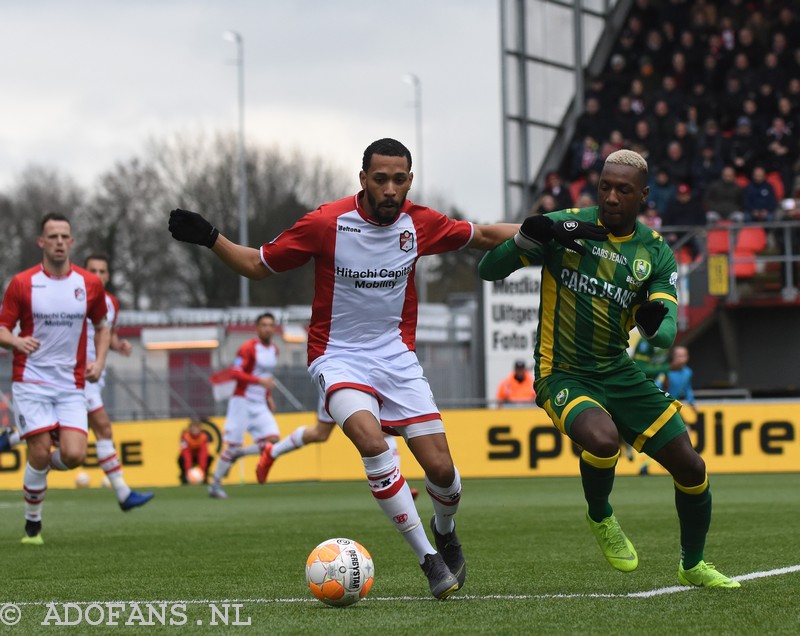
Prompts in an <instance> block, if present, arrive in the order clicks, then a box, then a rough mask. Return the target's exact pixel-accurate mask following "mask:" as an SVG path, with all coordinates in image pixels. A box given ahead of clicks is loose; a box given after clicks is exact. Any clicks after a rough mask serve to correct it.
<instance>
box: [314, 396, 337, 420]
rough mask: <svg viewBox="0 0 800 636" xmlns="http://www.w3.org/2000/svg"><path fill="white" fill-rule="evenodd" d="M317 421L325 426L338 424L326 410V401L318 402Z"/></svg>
mask: <svg viewBox="0 0 800 636" xmlns="http://www.w3.org/2000/svg"><path fill="white" fill-rule="evenodd" d="M317 421H318V422H322V423H323V424H336V422H334V421H333V418H332V417H331V416H330V415H328V411H326V410H325V400H322V399H320V400H317Z"/></svg>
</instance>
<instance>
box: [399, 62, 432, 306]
mask: <svg viewBox="0 0 800 636" xmlns="http://www.w3.org/2000/svg"><path fill="white" fill-rule="evenodd" d="M404 79H405V81H406V82H408V83H410V84H411V85H412V86H413V87H414V135H415V137H416V146H417V147H416V152H415V154H416V159H415V163H416V165H417V168H416V170H414V171H413V172H414V192H415V194H414V201H417V202H419V203H422V201H423V200H424V196H425V195H424V194H423V190H422V170H421V169H420V166H422V81H421V80H420V79H419V76H417V75H415V74H414V73H409V74H408V75H406V76H405V78H404ZM417 274H418V275H419V282H420V285H419V287H418V289H417V296H418V297H419V301H420V302H422V303H424V302H427V300H428V268H427V263H426V262H425V261H418V262H417Z"/></svg>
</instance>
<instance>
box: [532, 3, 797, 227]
mask: <svg viewBox="0 0 800 636" xmlns="http://www.w3.org/2000/svg"><path fill="white" fill-rule="evenodd" d="M799 15H800V2H799V1H797V0H783V1H780V2H778V1H772V0H761V1H755V0H754V1H747V0H727V1H726V2H712V1H711V0H661V1H660V2H659V1H657V0H636V1H635V2H634V5H633V7H632V10H631V12H630V14H629V16H628V18H627V21H626V23H625V26H624V28H623V30H622V32H621V34H620V36H619V38H618V40H617V43H616V45H615V47H614V49H613V51H612V53H611V55H610V56H609V60H608V63H607V65H606V68H605V70H604V72H603V73H601V74H599V75H598V76H596V77H592V78H590V79H589V81H588V82H587V90H586V93H585V105H584V109H583V113H582V114H581V115H580V117H579V118H578V120H577V122H576V129H575V136H574V141H573V143H572V145H571V148H570V152H569V155H568V157H567V158H566V159H565V161H564V163H563V164H562V167H561V169H560V170H559V171H554V172H552V173H550V174H548V175H547V177H546V179H545V184H544V188H543V190H542V191H541V192H540V196H539V198H538V199H537V201H536V203H535V204H534V208H535V211H538V212H548V211H550V210H557V209H563V208H566V207H572V206H574V207H586V206H590V205H594V204H595V198H596V192H597V189H596V183H597V179H598V175H599V173H600V169H601V168H602V164H603V161H604V160H605V158H606V157H607V156H608V155H609V154H610V153H611V152H613V151H615V150H618V149H620V148H622V147H626V148H630V149H632V150H635V151H636V152H638V153H640V154H642V155H643V156H644V157H645V158H646V159H647V161H648V164H649V166H650V178H651V182H650V184H649V185H650V195H649V200H648V203H647V205H646V206H645V209H644V210H643V212H642V216H641V219H642V220H643V221H644V222H645V223H647V224H649V225H651V226H652V227H654V228H656V229H658V228H660V227H661V226H685V225H706V224H708V223H717V222H719V221H725V220H728V221H733V222H747V223H758V222H763V221H773V220H780V219H782V218H786V217H787V216H790V215H791V214H792V213H793V206H787V205H783V206H782V205H781V201H782V200H784V199H787V200H790V199H791V200H793V199H795V198H796V196H797V195H798V192H800V178H799V177H798V175H800V141H799V140H800V19H798V16H799Z"/></svg>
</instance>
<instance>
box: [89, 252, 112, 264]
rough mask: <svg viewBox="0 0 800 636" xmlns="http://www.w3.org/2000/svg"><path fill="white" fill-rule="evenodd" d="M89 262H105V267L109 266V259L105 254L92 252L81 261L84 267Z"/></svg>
mask: <svg viewBox="0 0 800 636" xmlns="http://www.w3.org/2000/svg"><path fill="white" fill-rule="evenodd" d="M89 261H105V263H106V265H107V266H109V267H110V266H111V257H110V256H109V255H108V254H106V253H105V252H92V253H90V254H89V256H87V257H86V258H84V259H83V266H84V267H86V266H87V265H88V264H89Z"/></svg>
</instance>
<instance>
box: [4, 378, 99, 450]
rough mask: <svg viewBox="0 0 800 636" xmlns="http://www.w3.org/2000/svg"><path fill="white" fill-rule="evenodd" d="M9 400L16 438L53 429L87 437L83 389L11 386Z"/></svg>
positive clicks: (25, 383)
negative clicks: (15, 423)
mask: <svg viewBox="0 0 800 636" xmlns="http://www.w3.org/2000/svg"><path fill="white" fill-rule="evenodd" d="M11 397H12V399H13V400H14V411H15V414H16V418H17V427H18V428H19V434H20V437H21V438H23V439H25V438H26V437H31V436H32V435H36V434H37V433H42V432H45V431H53V430H56V429H70V430H75V431H80V432H82V433H83V434H84V435H88V431H89V429H88V416H87V415H86V396H85V395H84V391H83V389H64V388H60V387H55V386H50V385H46V384H33V383H31V382H14V383H12V385H11Z"/></svg>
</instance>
